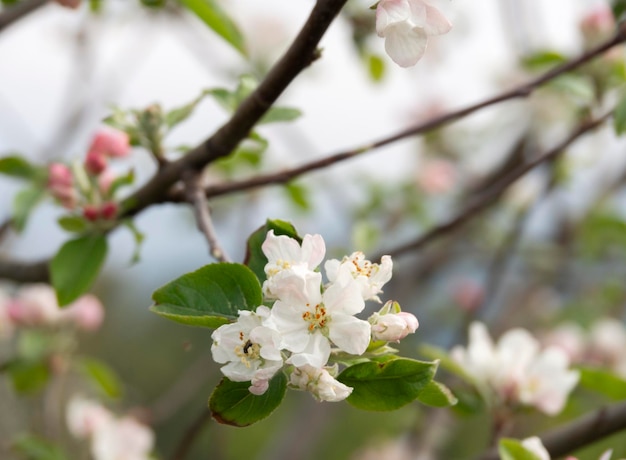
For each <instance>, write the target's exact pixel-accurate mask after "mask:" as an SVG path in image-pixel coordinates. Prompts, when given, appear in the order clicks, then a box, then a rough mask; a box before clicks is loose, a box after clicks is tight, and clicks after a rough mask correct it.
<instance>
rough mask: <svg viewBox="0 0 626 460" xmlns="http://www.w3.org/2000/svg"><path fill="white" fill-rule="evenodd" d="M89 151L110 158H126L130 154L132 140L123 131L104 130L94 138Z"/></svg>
mask: <svg viewBox="0 0 626 460" xmlns="http://www.w3.org/2000/svg"><path fill="white" fill-rule="evenodd" d="M89 151H90V152H98V153H99V154H101V155H105V156H109V157H125V156H127V155H128V154H129V153H130V139H129V137H128V134H126V133H125V132H123V131H118V130H117V129H113V128H103V129H100V130H99V131H98V132H97V133H96V134H95V136H94V137H93V141H92V142H91V147H90V148H89Z"/></svg>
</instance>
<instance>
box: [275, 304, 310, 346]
mask: <svg viewBox="0 0 626 460" xmlns="http://www.w3.org/2000/svg"><path fill="white" fill-rule="evenodd" d="M305 311H306V310H305V309H303V308H299V309H296V308H294V307H293V306H291V305H289V304H286V303H285V302H281V301H280V300H277V301H276V302H275V303H274V307H273V308H272V316H271V318H272V321H273V323H274V324H275V325H276V328H277V329H278V331H279V332H280V334H281V335H282V338H283V341H282V346H283V347H285V348H286V349H287V350H289V351H292V352H294V353H298V352H300V351H302V350H304V347H306V345H307V343H308V341H309V337H308V336H309V330H308V325H309V323H307V322H306V321H305V320H304V319H303V318H302V314H303V313H304V312H305Z"/></svg>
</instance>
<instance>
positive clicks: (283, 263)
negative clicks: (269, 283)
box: [267, 259, 291, 276]
mask: <svg viewBox="0 0 626 460" xmlns="http://www.w3.org/2000/svg"><path fill="white" fill-rule="evenodd" d="M290 268H291V263H290V262H289V261H288V260H283V259H277V260H276V262H274V263H273V264H272V267H271V268H269V269H268V273H267V274H268V275H269V276H274V275H276V274H277V273H280V272H281V271H283V270H288V269H290Z"/></svg>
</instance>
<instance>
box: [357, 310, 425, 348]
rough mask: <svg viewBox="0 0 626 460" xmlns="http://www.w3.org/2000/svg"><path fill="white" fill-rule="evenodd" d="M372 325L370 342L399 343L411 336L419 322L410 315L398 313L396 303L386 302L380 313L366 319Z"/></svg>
mask: <svg viewBox="0 0 626 460" xmlns="http://www.w3.org/2000/svg"><path fill="white" fill-rule="evenodd" d="M368 322H369V323H370V324H371V325H372V340H382V341H385V342H399V341H400V340H402V339H403V338H405V337H406V336H407V335H409V334H413V333H414V332H415V331H416V330H417V328H418V326H419V322H418V321H417V318H416V317H415V316H414V315H412V314H411V313H407V312H403V311H400V305H399V304H398V302H392V301H388V302H387V303H386V304H385V305H384V306H383V308H381V309H380V311H378V312H376V313H374V314H372V316H370V317H369V318H368Z"/></svg>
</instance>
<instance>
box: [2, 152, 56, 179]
mask: <svg viewBox="0 0 626 460" xmlns="http://www.w3.org/2000/svg"><path fill="white" fill-rule="evenodd" d="M0 174H5V175H7V176H11V177H15V178H17V179H25V180H41V179H42V178H43V177H44V176H45V173H44V172H43V170H42V168H38V167H36V166H34V165H32V164H30V163H29V162H28V161H27V160H26V159H25V158H23V157H21V156H18V155H14V156H9V157H4V158H0Z"/></svg>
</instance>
